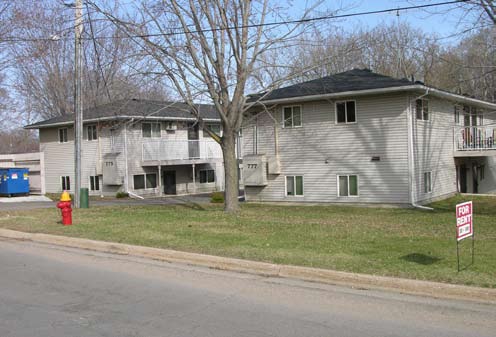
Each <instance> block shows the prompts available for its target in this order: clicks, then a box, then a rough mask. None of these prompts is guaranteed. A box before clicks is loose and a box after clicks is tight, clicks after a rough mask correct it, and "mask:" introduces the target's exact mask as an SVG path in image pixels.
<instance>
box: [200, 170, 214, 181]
mask: <svg viewBox="0 0 496 337" xmlns="http://www.w3.org/2000/svg"><path fill="white" fill-rule="evenodd" d="M208 171H212V172H213V173H214V180H213V181H208ZM202 172H207V173H206V174H207V181H206V182H203V183H202V182H201V173H202ZM198 181H199V182H200V184H213V183H215V170H214V169H202V170H199V171H198Z"/></svg>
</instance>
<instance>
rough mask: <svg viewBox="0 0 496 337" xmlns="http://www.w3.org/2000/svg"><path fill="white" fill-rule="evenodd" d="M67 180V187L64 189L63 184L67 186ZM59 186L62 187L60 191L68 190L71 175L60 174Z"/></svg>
mask: <svg viewBox="0 0 496 337" xmlns="http://www.w3.org/2000/svg"><path fill="white" fill-rule="evenodd" d="M67 182H69V189H64V185H65V187H67V185H68V184H67ZM60 188H61V189H62V191H70V190H71V176H60Z"/></svg>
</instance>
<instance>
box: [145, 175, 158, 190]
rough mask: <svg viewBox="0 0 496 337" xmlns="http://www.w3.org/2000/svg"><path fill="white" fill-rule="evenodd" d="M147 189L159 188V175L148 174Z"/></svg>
mask: <svg viewBox="0 0 496 337" xmlns="http://www.w3.org/2000/svg"><path fill="white" fill-rule="evenodd" d="M145 176H146V186H145V188H157V175H156V174H155V173H149V174H146V175H145Z"/></svg>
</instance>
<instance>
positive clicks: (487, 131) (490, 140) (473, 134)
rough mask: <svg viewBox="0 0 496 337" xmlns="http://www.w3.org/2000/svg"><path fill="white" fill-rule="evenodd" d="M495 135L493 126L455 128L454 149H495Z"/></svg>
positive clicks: (495, 130) (495, 129) (495, 131)
mask: <svg viewBox="0 0 496 337" xmlns="http://www.w3.org/2000/svg"><path fill="white" fill-rule="evenodd" d="M495 136H496V128H495V127H488V126H467V127H458V128H455V150H456V151H480V150H496V143H495Z"/></svg>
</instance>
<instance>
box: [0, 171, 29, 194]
mask: <svg viewBox="0 0 496 337" xmlns="http://www.w3.org/2000/svg"><path fill="white" fill-rule="evenodd" d="M25 194H29V170H28V169H27V168H18V167H16V168H6V169H0V195H6V196H9V197H10V196H13V195H25Z"/></svg>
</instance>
